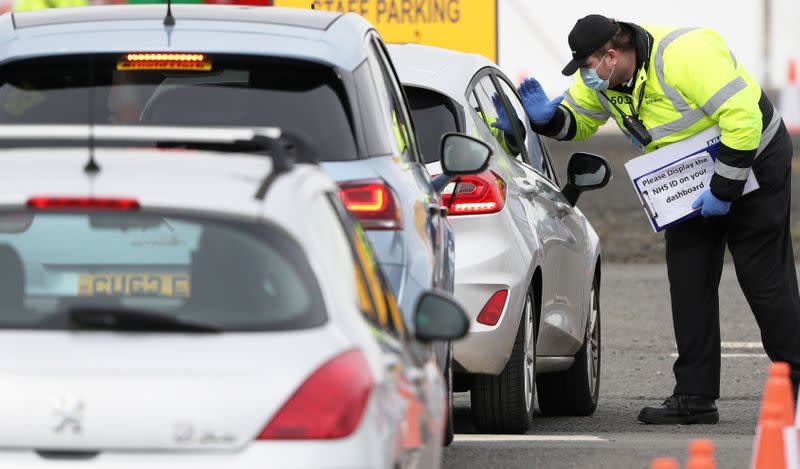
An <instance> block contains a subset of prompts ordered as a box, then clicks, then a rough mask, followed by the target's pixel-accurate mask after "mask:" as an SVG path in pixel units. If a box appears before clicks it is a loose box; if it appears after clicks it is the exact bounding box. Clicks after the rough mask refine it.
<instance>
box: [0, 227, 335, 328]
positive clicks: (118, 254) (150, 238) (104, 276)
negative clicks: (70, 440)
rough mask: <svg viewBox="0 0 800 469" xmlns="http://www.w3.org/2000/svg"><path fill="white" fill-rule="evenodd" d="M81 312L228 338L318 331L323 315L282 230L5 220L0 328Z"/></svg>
mask: <svg viewBox="0 0 800 469" xmlns="http://www.w3.org/2000/svg"><path fill="white" fill-rule="evenodd" d="M76 308H77V309H80V308H108V309H109V310H114V309H120V308H121V309H129V310H130V309H133V310H143V311H152V312H154V313H158V314H163V315H168V316H173V317H175V318H177V319H180V320H186V321H193V322H199V323H204V324H209V325H212V326H215V327H218V328H220V329H222V330H228V331H272V330H292V329H305V328H311V327H317V326H319V325H322V324H324V322H325V320H326V314H325V310H324V306H323V302H322V299H321V294H320V291H319V286H318V284H317V282H316V280H315V277H314V274H313V273H312V271H311V269H310V267H309V266H308V263H307V261H306V259H305V256H304V254H303V252H302V250H301V248H300V246H299V245H297V244H296V242H295V241H294V240H293V239H292V238H291V237H290V236H289V235H287V234H285V232H283V231H282V230H281V229H279V228H277V227H274V226H270V225H266V224H252V223H245V222H240V221H230V220H224V221H222V220H216V219H215V220H211V219H201V218H195V217H185V216H176V215H164V214H145V213H141V212H135V211H134V212H114V213H111V212H95V213H63V212H55V213H51V212H16V213H12V212H1V213H0V328H12V329H36V328H44V329H62V328H66V327H68V326H69V325H68V324H67V323H66V322H60V321H57V320H54V318H57V317H59V316H63V315H64V314H65V313H66V312H68V311H70V310H74V309H76Z"/></svg>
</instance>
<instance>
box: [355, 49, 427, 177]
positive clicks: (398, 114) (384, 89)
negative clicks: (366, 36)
mask: <svg viewBox="0 0 800 469" xmlns="http://www.w3.org/2000/svg"><path fill="white" fill-rule="evenodd" d="M379 41H380V40H379V39H377V38H376V37H373V38H372V39H371V40H370V47H369V48H368V50H369V55H368V60H369V62H370V67H371V68H372V73H373V75H374V76H375V78H376V80H377V82H378V83H379V86H378V88H379V90H378V93H379V94H380V95H381V99H382V100H383V101H384V102H385V108H386V110H387V111H388V112H387V115H386V118H387V119H389V122H390V125H391V129H392V134H393V137H394V139H395V140H396V142H397V151H398V154H399V155H400V156H401V157H402V158H403V160H404V161H409V162H417V163H421V161H422V159H421V158H420V157H419V152H418V151H417V142H416V139H415V138H414V137H415V135H414V127H413V125H412V123H411V118H410V117H409V115H408V113H407V112H406V106H405V104H404V103H405V98H404V96H403V92H402V88H401V87H400V82H399V81H398V80H397V78H396V76H395V74H394V71H393V69H392V68H391V65H389V62H388V60H389V59H388V58H387V56H386V54H385V53H384V52H383V50H382V46H381V44H380V42H379Z"/></svg>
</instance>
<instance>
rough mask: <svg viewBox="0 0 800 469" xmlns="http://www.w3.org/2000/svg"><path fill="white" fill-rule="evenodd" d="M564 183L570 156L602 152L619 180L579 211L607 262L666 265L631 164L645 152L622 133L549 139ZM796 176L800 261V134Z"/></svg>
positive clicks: (796, 243)
mask: <svg viewBox="0 0 800 469" xmlns="http://www.w3.org/2000/svg"><path fill="white" fill-rule="evenodd" d="M546 140H547V143H548V146H549V148H550V152H551V154H552V156H553V162H554V164H555V166H556V168H557V170H558V172H559V176H560V177H561V181H562V183H563V182H564V181H565V180H566V175H565V172H566V167H567V162H568V161H569V157H570V156H571V155H572V154H573V153H574V152H578V151H584V152H589V153H596V154H599V155H602V156H604V157H606V159H607V160H608V161H609V163H610V164H611V172H612V174H613V178H612V180H611V182H610V183H609V184H608V186H606V187H605V188H603V189H600V190H597V191H594V192H591V193H589V194H586V195H584V196H583V197H581V199H580V200H578V207H580V209H581V210H582V211H583V213H584V214H585V215H586V216H587V218H589V220H590V221H591V222H592V225H593V226H594V228H595V230H596V231H597V233H598V234H599V235H600V240H601V241H602V243H603V257H604V259H605V260H606V261H607V262H664V237H663V236H662V235H656V236H654V235H653V229H652V228H651V227H650V224H649V223H648V222H647V219H646V218H645V215H644V211H643V210H642V207H641V205H640V204H639V202H638V199H637V197H636V194H635V192H634V190H633V186H632V184H631V182H630V179H628V176H627V172H626V171H625V166H624V165H625V163H626V162H627V161H628V160H630V159H631V158H634V157H636V156H639V154H640V153H639V152H638V151H637V150H636V149H635V148H634V147H633V145H631V143H630V142H629V141H628V140H627V139H625V137H623V136H622V134H621V133H620V132H616V131H615V132H613V133H611V134H603V135H596V136H594V137H592V138H591V139H590V140H589V141H587V142H557V141H555V140H551V139H546ZM793 141H794V156H795V159H794V165H793V171H792V187H793V191H792V238H793V239H794V252H795V259H797V261H798V262H800V135H798V136H795V137H794V139H793Z"/></svg>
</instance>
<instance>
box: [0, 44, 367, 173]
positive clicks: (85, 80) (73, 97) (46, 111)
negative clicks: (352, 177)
mask: <svg viewBox="0 0 800 469" xmlns="http://www.w3.org/2000/svg"><path fill="white" fill-rule="evenodd" d="M352 119H353V116H352V112H351V109H350V107H349V105H348V100H347V97H346V94H345V90H344V84H343V82H342V80H341V79H340V78H339V76H338V74H337V72H336V70H334V69H333V68H332V67H329V66H327V65H321V64H317V63H312V62H306V61H301V60H289V59H277V58H268V57H252V56H247V57H245V56H236V55H225V54H218V55H207V54H167V53H161V54H156V53H153V54H145V53H136V54H133V53H131V54H81V55H66V56H53V57H37V58H33V59H24V60H17V61H13V62H10V63H6V64H4V65H2V66H0V124H85V123H88V122H91V123H94V124H98V125H103V124H105V125H108V124H120V125H159V126H165V125H180V126H204V127H215V126H217V127H218V126H244V127H280V128H282V129H285V130H288V131H291V132H292V133H294V134H296V135H299V136H301V137H304V138H305V140H307V141H309V142H310V143H311V144H312V145H314V147H315V149H316V150H317V154H318V155H320V156H321V157H322V158H323V159H324V160H326V161H337V160H352V159H355V158H356V157H357V156H358V153H357V147H356V143H355V138H354V133H353V126H352Z"/></svg>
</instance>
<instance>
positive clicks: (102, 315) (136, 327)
mask: <svg viewBox="0 0 800 469" xmlns="http://www.w3.org/2000/svg"><path fill="white" fill-rule="evenodd" d="M67 314H68V319H69V323H70V325H72V326H78V327H79V328H81V329H104V330H115V331H131V332H200V333H218V332H222V329H221V328H220V327H218V326H215V325H212V324H208V323H204V322H198V321H192V320H187V319H181V318H179V317H177V316H170V315H166V314H163V313H159V312H156V311H149V310H143V309H134V308H121V307H114V306H74V307H72V308H70V309H69V310H68V312H67Z"/></svg>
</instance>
